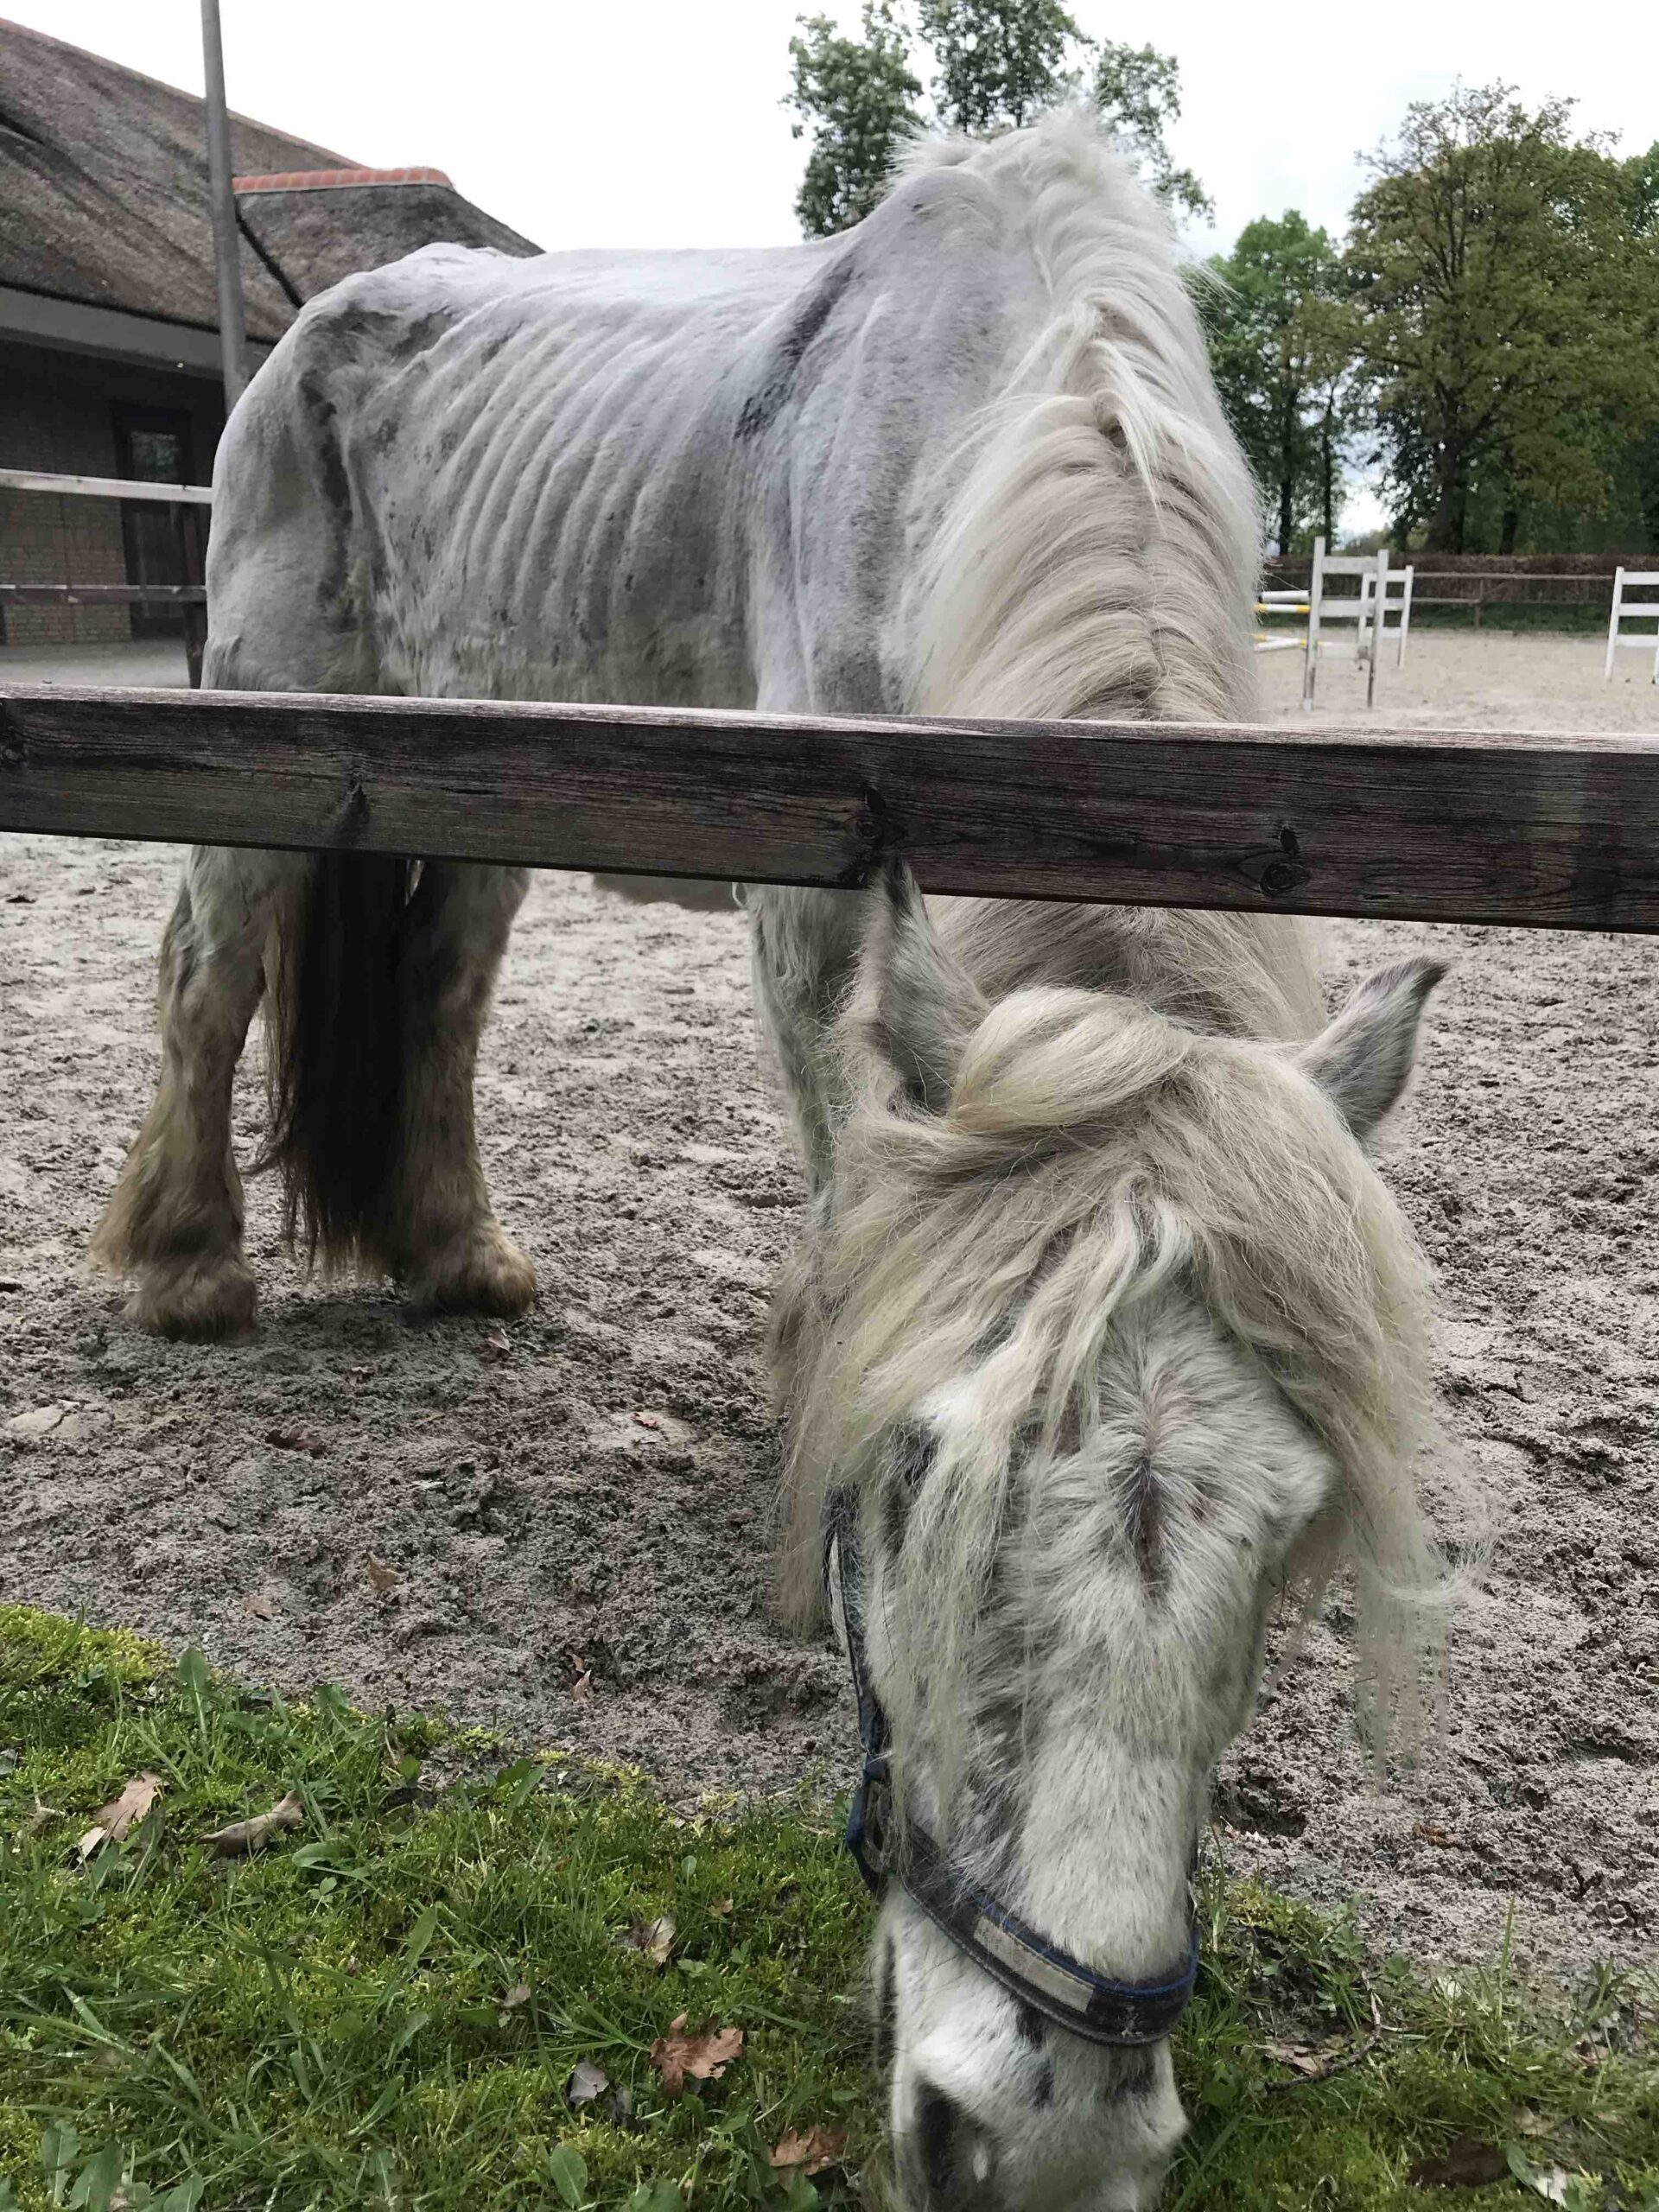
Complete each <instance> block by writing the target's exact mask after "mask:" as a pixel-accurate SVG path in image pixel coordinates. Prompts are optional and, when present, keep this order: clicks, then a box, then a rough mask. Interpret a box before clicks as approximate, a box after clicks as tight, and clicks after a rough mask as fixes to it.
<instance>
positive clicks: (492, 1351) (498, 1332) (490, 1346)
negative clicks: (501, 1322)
mask: <svg viewBox="0 0 1659 2212" xmlns="http://www.w3.org/2000/svg"><path fill="white" fill-rule="evenodd" d="M510 1351H512V1338H511V1337H510V1336H509V1335H508V1334H507V1332H506V1331H505V1329H492V1330H491V1331H490V1333H489V1335H488V1336H487V1337H486V1338H485V1339H484V1354H485V1357H486V1358H487V1359H505V1357H506V1356H507V1354H508V1353H509V1352H510Z"/></svg>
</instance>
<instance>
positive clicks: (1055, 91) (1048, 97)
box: [919, 0, 1088, 138]
mask: <svg viewBox="0 0 1659 2212" xmlns="http://www.w3.org/2000/svg"><path fill="white" fill-rule="evenodd" d="M919 4H920V12H921V26H922V36H923V38H924V39H925V41H927V44H928V46H929V47H930V48H931V49H932V53H933V58H934V60H935V62H936V63H937V64H938V74H937V75H936V76H935V78H934V79H933V105H934V111H935V113H936V114H937V116H938V119H939V121H940V122H941V123H942V124H944V125H945V127H946V129H947V130H965V131H967V132H968V133H969V135H970V136H971V137H976V138H988V137H990V136H991V134H992V132H994V131H997V130H1020V129H1021V128H1022V127H1023V126H1024V125H1025V124H1027V123H1030V122H1033V121H1034V119H1035V118H1037V117H1038V116H1039V115H1040V114H1041V113H1042V111H1043V110H1044V109H1045V108H1049V107H1052V106H1053V105H1054V103H1055V102H1056V100H1057V99H1062V98H1063V97H1064V96H1065V93H1066V92H1067V91H1069V90H1071V89H1074V88H1075V87H1076V86H1077V81H1078V79H1077V72H1076V70H1075V69H1072V68H1070V67H1068V62H1069V59H1070V56H1071V53H1072V50H1073V49H1074V48H1084V47H1086V46H1087V45H1088V41H1087V40H1086V39H1085V38H1084V35H1083V33H1082V32H1081V31H1080V30H1079V29H1077V25H1076V23H1074V22H1072V20H1071V16H1069V15H1068V14H1067V13H1066V11H1065V9H1064V8H1062V7H1061V6H1060V4H1059V0H919Z"/></svg>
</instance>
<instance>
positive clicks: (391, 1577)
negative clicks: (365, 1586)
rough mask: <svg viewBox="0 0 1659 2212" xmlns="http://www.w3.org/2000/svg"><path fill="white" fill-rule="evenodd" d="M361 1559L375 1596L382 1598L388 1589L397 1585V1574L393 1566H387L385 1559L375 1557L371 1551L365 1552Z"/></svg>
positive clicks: (393, 1588)
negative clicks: (367, 1572)
mask: <svg viewBox="0 0 1659 2212" xmlns="http://www.w3.org/2000/svg"><path fill="white" fill-rule="evenodd" d="M363 1560H364V1564H365V1566H366V1567H367V1568H368V1570H369V1586H370V1587H371V1589H372V1590H373V1592H374V1593H375V1595H376V1597H378V1598H384V1597H385V1595H386V1594H387V1592H389V1591H392V1590H395V1589H396V1588H397V1582H398V1575H397V1568H396V1567H388V1566H387V1565H386V1562H385V1560H383V1559H377V1558H376V1557H375V1555H374V1554H373V1553H372V1552H365V1553H364V1554H363Z"/></svg>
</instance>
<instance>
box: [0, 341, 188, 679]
mask: <svg viewBox="0 0 1659 2212" xmlns="http://www.w3.org/2000/svg"><path fill="white" fill-rule="evenodd" d="M123 403H127V404H137V405H141V406H157V407H170V408H184V409H187V410H188V411H189V412H190V413H191V415H192V416H194V418H195V445H196V452H195V455H194V465H195V468H196V470H197V472H198V475H197V480H198V481H200V482H202V483H205V482H206V481H207V476H208V473H209V471H210V470H211V468H212V467H213V448H214V446H215V444H216V443H217V442H218V435H219V427H220V424H221V423H222V421H223V412H222V410H221V408H220V407H219V397H218V392H217V388H216V387H215V386H213V385H211V384H205V383H204V382H203V380H202V379H200V378H189V377H181V376H173V375H168V374H165V373H158V372H151V371H149V370H145V369H142V368H137V367H133V368H129V367H127V366H125V365H122V364H120V363H117V362H103V361H99V360H96V359H91V358H89V357H86V356H82V355H78V354H68V353H52V352H49V351H48V350H47V349H45V348H43V347H39V346H11V345H6V344H0V467H3V468H39V469H47V470H51V471H53V472H54V473H55V474H60V475H73V476H117V475H119V474H122V473H123V472H122V471H121V469H120V468H119V467H118V465H117V459H116V442H115V424H114V415H113V410H114V409H115V407H116V406H117V405H118V404H123ZM129 581H130V579H129V577H128V575H127V560H126V550H125V543H124V539H123V537H122V529H121V507H120V502H119V501H118V500H115V499H82V498H79V497H75V496H72V495H67V494H59V493H48V492H10V491H5V490H0V583H17V584H121V583H126V582H129ZM0 620H3V624H4V629H3V641H4V642H5V643H6V644H8V645H99V644H115V643H122V642H124V641H125V640H126V639H128V638H130V636H131V634H132V623H131V617H130V614H129V613H128V610H127V609H126V608H125V607H6V608H5V609H4V612H3V615H0Z"/></svg>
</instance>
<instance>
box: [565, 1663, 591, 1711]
mask: <svg viewBox="0 0 1659 2212" xmlns="http://www.w3.org/2000/svg"><path fill="white" fill-rule="evenodd" d="M570 1695H571V1697H572V1699H573V1700H575V1703H576V1704H577V1705H589V1704H591V1703H592V1702H593V1695H594V1670H593V1669H592V1668H591V1667H584V1668H583V1669H582V1672H581V1674H579V1675H577V1676H576V1679H575V1681H574V1682H572V1683H571V1685H570Z"/></svg>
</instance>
